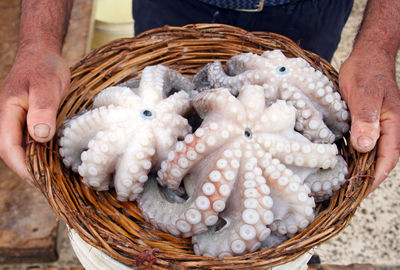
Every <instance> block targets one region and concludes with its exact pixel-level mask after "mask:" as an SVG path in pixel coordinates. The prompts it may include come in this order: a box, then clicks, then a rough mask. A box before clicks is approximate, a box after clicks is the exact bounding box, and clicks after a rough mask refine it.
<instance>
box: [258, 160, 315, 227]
mask: <svg viewBox="0 0 400 270" xmlns="http://www.w3.org/2000/svg"><path fill="white" fill-rule="evenodd" d="M259 166H260V167H261V168H262V170H263V174H262V175H263V176H264V178H265V179H266V180H267V185H268V186H269V187H270V189H271V195H270V196H271V198H272V201H273V202H274V203H273V207H272V212H273V213H274V222H273V223H272V224H271V225H270V229H271V231H273V232H275V233H279V234H282V235H284V234H287V233H289V234H294V233H296V232H298V231H302V230H304V229H305V228H306V227H307V226H308V224H309V223H310V222H311V221H312V220H313V219H314V210H313V208H314V207H315V202H314V199H313V198H312V197H309V193H310V190H309V189H308V188H307V187H306V186H305V185H303V184H302V181H301V179H300V178H299V177H298V176H297V175H294V174H293V172H292V171H291V170H289V169H288V168H287V167H286V166H285V165H283V164H282V163H280V162H279V160H278V159H273V158H272V155H271V154H270V153H267V154H266V155H265V156H264V157H263V158H262V159H261V160H260V161H259Z"/></svg>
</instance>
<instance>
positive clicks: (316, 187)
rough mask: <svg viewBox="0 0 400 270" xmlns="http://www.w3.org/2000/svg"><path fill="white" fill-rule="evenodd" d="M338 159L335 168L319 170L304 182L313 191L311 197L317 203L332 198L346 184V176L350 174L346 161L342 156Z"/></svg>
mask: <svg viewBox="0 0 400 270" xmlns="http://www.w3.org/2000/svg"><path fill="white" fill-rule="evenodd" d="M336 158H337V163H336V166H335V167H333V168H331V169H328V170H318V171H317V172H315V173H313V174H311V175H310V176H308V177H307V178H306V179H305V180H304V183H305V184H306V185H307V186H308V187H309V188H310V189H311V195H312V196H313V197H314V198H315V201H316V202H320V201H324V200H326V199H328V198H330V197H331V196H332V195H333V193H334V192H335V191H337V190H339V189H340V187H341V185H343V184H344V183H345V182H346V175H347V173H348V172H349V171H348V169H347V164H346V161H345V160H344V159H343V158H342V157H341V156H337V157H336Z"/></svg>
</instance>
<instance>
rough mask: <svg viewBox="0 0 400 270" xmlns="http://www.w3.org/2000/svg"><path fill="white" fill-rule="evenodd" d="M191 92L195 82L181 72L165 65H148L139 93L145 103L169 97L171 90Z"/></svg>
mask: <svg viewBox="0 0 400 270" xmlns="http://www.w3.org/2000/svg"><path fill="white" fill-rule="evenodd" d="M171 89H177V90H184V91H186V92H189V91H191V90H193V89H194V87H193V84H192V83H191V82H190V81H189V80H188V79H186V78H185V77H184V76H183V75H182V74H180V73H179V72H177V71H175V70H172V69H169V68H168V67H166V66H163V65H156V66H148V67H146V68H145V69H144V70H143V72H142V77H141V80H140V84H139V89H138V95H139V96H140V97H142V99H143V102H144V103H148V104H155V103H157V102H159V101H160V100H162V99H163V98H165V97H167V95H168V92H169V90H171Z"/></svg>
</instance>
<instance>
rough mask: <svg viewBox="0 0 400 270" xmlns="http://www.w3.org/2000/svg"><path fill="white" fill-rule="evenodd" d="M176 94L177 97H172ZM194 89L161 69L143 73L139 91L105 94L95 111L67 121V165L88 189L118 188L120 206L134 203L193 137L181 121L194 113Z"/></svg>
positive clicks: (62, 145) (64, 134)
mask: <svg viewBox="0 0 400 270" xmlns="http://www.w3.org/2000/svg"><path fill="white" fill-rule="evenodd" d="M171 89H174V90H177V91H176V92H175V93H174V94H172V95H169V96H168V94H169V92H170V90H171ZM192 89H193V84H192V83H191V82H190V81H189V80H187V79H186V78H184V77H183V76H182V75H181V74H179V73H178V72H176V71H174V70H171V69H169V68H167V67H165V66H162V65H158V66H149V67H146V68H145V69H144V70H143V72H142V75H141V80H140V84H139V87H138V88H137V89H131V88H128V87H121V86H116V87H109V88H107V89H105V90H103V91H102V92H100V93H99V94H98V95H97V96H96V97H95V99H94V100H93V108H92V109H91V110H90V111H87V112H85V113H83V114H81V115H78V116H75V117H73V118H72V119H70V120H67V122H66V123H65V125H64V128H63V129H62V130H61V138H60V141H59V144H60V151H59V152H60V154H61V156H62V157H63V162H64V164H65V165H66V166H68V167H72V170H73V171H75V172H79V174H80V175H81V176H82V178H83V179H82V180H83V182H84V183H85V184H87V185H89V186H91V187H93V188H95V189H97V190H107V189H108V188H109V187H110V186H111V185H114V187H115V189H116V193H117V196H118V199H119V200H122V201H125V200H131V201H132V200H135V199H136V197H137V196H138V194H139V193H141V192H142V190H143V184H144V182H146V181H147V179H148V173H149V171H150V169H151V168H153V167H155V168H157V167H159V163H160V162H161V161H162V160H164V159H166V158H167V153H168V151H170V149H171V147H173V146H174V145H175V143H176V141H177V139H178V138H179V137H184V136H185V135H186V134H188V133H189V132H191V127H190V125H189V124H188V121H187V119H185V118H184V117H182V115H183V114H185V113H186V112H187V111H188V110H189V108H190V98H189V94H188V93H187V92H188V91H191V90H192ZM112 177H113V181H112V180H111V179H112Z"/></svg>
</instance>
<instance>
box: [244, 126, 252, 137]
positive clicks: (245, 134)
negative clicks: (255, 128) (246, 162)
mask: <svg viewBox="0 0 400 270" xmlns="http://www.w3.org/2000/svg"><path fill="white" fill-rule="evenodd" d="M252 135H253V133H252V132H251V130H250V129H249V128H246V129H245V131H244V136H246V137H247V138H249V139H250V138H251V137H252Z"/></svg>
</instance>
